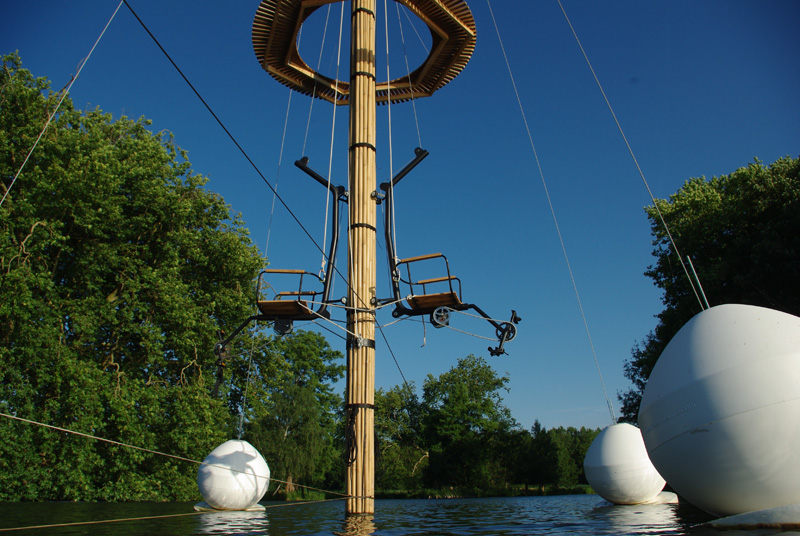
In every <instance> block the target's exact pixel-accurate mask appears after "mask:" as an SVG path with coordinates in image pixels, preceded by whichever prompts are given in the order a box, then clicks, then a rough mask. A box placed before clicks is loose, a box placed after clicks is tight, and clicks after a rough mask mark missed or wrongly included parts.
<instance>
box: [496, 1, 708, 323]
mask: <svg viewBox="0 0 800 536" xmlns="http://www.w3.org/2000/svg"><path fill="white" fill-rule="evenodd" d="M487 1H488V0H487ZM557 1H558V7H560V8H561V12H562V13H563V14H564V18H565V19H566V21H567V24H568V25H569V29H570V30H571V31H572V35H573V36H574V37H575V41H576V42H577V43H578V47H579V48H580V49H581V54H583V58H584V59H585V60H586V64H587V65H588V66H589V70H590V71H591V72H592V76H593V77H594V81H595V82H596V83H597V87H598V88H599V89H600V93H601V94H602V95H603V100H605V101H606V106H608V110H609V111H610V112H611V117H613V118H614V123H615V124H616V125H617V130H619V133H620V135H621V136H622V140H623V141H624V142H625V146H626V147H627V148H628V152H629V153H630V155H631V158H632V159H633V163H634V165H635V166H636V170H637V171H638V172H639V176H640V177H641V178H642V182H644V186H645V188H646V189H647V193H648V195H649V196H650V200H651V201H652V202H653V206H654V207H655V209H656V212H657V213H658V218H659V219H660V220H661V224H662V225H663V226H664V231H666V233H667V237H668V238H669V242H670V244H672V248H673V249H674V250H675V255H677V257H678V262H680V263H681V267H682V268H683V272H684V273H685V274H686V280H687V281H688V282H689V286H691V287H692V292H694V295H695V298H697V301H698V303H700V308H701V309H703V310H705V309H706V307H705V306H704V305H703V301H702V300H701V299H700V295H699V294H698V292H697V288H695V286H694V283H693V282H692V278H691V276H690V275H689V270H688V269H687V268H686V264H685V263H684V262H683V258H682V257H681V254H680V251H678V244H676V243H675V239H674V238H673V237H672V233H670V231H669V226H668V225H667V222H666V220H665V219H664V215H663V214H662V213H661V209H660V208H658V203H657V202H656V198H655V196H654V195H653V192H652V190H650V185H649V184H648V183H647V179H645V177H644V172H643V171H642V168H641V167H640V166H639V161H638V160H636V155H635V154H633V149H632V148H631V144H630V143H628V138H627V136H625V132H624V131H623V130H622V125H621V124H620V122H619V120H618V119H617V114H615V113H614V108H612V106H611V102H610V101H609V100H608V97H607V96H606V92H605V91H604V90H603V85H602V84H601V83H600V79H599V78H597V73H595V70H594V67H592V62H590V61H589V56H588V55H587V54H586V51H585V50H584V48H583V45H582V44H581V40H580V39H579V38H578V34H577V33H576V32H575V28H573V26H572V22H570V20H569V17H568V16H567V12H566V10H564V6H562V5H561V0H557Z"/></svg>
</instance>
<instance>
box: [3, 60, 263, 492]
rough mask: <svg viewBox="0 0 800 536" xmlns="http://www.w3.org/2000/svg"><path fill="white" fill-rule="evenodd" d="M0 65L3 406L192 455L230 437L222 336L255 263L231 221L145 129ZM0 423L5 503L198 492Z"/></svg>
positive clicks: (185, 477) (156, 464)
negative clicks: (220, 395)
mask: <svg viewBox="0 0 800 536" xmlns="http://www.w3.org/2000/svg"><path fill="white" fill-rule="evenodd" d="M58 97H59V95H55V94H53V93H52V92H51V91H50V90H49V83H48V82H47V80H46V79H43V78H35V77H33V76H32V75H31V73H30V72H28V71H27V70H25V69H22V68H21V61H20V59H19V57H18V56H17V55H9V56H5V57H4V58H3V66H2V70H0V196H2V195H4V194H6V193H8V196H7V197H6V199H5V201H4V202H3V205H2V206H0V410H2V411H3V412H4V413H9V414H16V415H18V416H19V417H24V418H27V419H31V420H34V421H38V422H42V423H47V424H51V425H55V426H60V427H63V428H67V429H72V430H76V431H80V432H85V433H90V434H93V435H98V436H103V437H107V438H109V439H113V440H116V441H121V442H126V443H132V444H135V445H137V446H141V447H145V448H149V449H153V450H158V451H163V452H168V453H172V454H178V455H180V456H184V457H191V458H194V459H202V458H204V457H205V456H206V455H207V454H208V452H209V451H210V450H211V449H212V448H213V447H215V446H216V445H217V444H218V443H220V442H221V441H222V440H224V438H225V437H226V436H228V435H229V434H230V432H231V427H230V424H231V419H230V417H229V414H228V411H227V408H226V406H225V404H224V402H223V401H220V400H212V399H211V398H210V397H209V395H208V391H209V385H210V384H211V383H212V382H213V371H214V362H215V358H214V355H213V351H212V348H213V346H214V343H215V342H216V333H217V331H218V330H219V329H230V328H231V327H233V326H235V325H236V324H237V323H238V322H239V321H240V320H241V319H242V318H245V317H247V316H248V312H249V307H250V303H251V302H252V292H253V290H252V289H253V280H254V276H255V275H256V274H257V273H258V270H259V268H260V267H261V265H262V264H263V263H262V261H261V259H260V258H259V254H258V251H257V249H256V248H255V247H254V246H253V245H252V244H251V242H250V240H249V238H248V234H247V231H246V229H245V228H244V227H243V225H242V222H241V220H240V219H239V218H238V217H236V216H233V215H232V214H231V211H230V208H229V207H228V206H227V205H226V204H225V203H224V202H223V200H222V199H221V198H220V197H219V196H218V195H216V194H213V193H211V192H209V191H207V190H204V189H203V186H204V184H205V183H206V179H205V178H204V177H202V176H201V175H198V174H195V173H194V172H193V171H192V170H191V165H190V163H189V162H188V161H187V160H186V154H185V153H184V152H183V151H182V150H181V149H180V148H179V147H177V146H176V145H175V143H174V141H173V139H172V137H171V136H170V135H169V133H167V132H161V133H158V134H153V133H152V132H150V131H149V130H148V128H147V127H148V125H149V122H148V121H147V120H144V119H139V120H136V121H134V120H131V119H128V118H125V117H121V118H119V119H117V120H113V119H112V117H111V116H110V115H109V114H105V113H103V112H102V111H100V110H98V109H95V110H91V111H88V112H80V111H77V110H75V109H74V108H73V106H72V103H71V101H70V99H69V98H67V99H65V100H64V102H63V104H62V106H61V108H60V110H59V111H58V113H57V114H56V115H55V118H54V121H53V123H52V124H51V125H50V127H49V128H48V130H47V131H46V133H45V135H44V136H43V137H42V139H41V142H40V143H39V145H38V147H37V148H36V150H35V151H34V152H33V154H32V156H31V159H30V160H29V161H28V162H27V164H26V165H25V167H24V169H23V171H22V173H21V174H20V175H19V178H18V179H17V181H16V183H15V184H14V186H13V189H11V190H9V189H10V188H11V182H12V180H13V177H14V176H15V174H16V173H17V171H18V170H19V169H20V166H21V165H22V162H23V160H24V159H25V156H26V155H27V153H28V151H29V150H30V148H31V147H32V146H33V143H34V141H35V140H36V138H37V136H38V135H39V132H40V131H41V130H42V128H43V126H44V124H45V121H46V119H47V116H48V115H49V114H50V113H51V112H52V110H53V109H54V107H55V103H56V102H57V98H58ZM30 426H31V425H27V424H24V425H23V424H22V423H19V422H13V421H10V420H6V419H3V420H0V500H18V499H30V500H33V499H37V500H64V499H70V500H96V499H109V498H110V499H177V498H181V499H193V498H195V497H196V495H197V491H196V485H195V483H194V479H195V474H196V468H195V467H193V466H190V465H187V464H185V463H183V462H177V461H175V460H170V459H168V458H156V457H153V456H152V455H146V454H143V453H141V452H132V451H130V450H127V449H121V448H120V447H118V446H112V445H108V444H100V443H97V442H95V441H92V440H89V439H85V438H78V437H75V436H64V434H63V433H61V432H55V431H52V430H47V429H42V428H31V427H30Z"/></svg>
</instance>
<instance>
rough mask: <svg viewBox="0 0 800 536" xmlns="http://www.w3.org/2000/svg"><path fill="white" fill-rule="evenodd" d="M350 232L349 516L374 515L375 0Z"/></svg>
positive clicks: (354, 153) (359, 73) (355, 85)
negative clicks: (352, 443)
mask: <svg viewBox="0 0 800 536" xmlns="http://www.w3.org/2000/svg"><path fill="white" fill-rule="evenodd" d="M351 9H352V17H351V21H352V22H351V38H350V43H351V44H350V47H351V49H350V79H351V86H350V99H351V100H350V134H349V142H350V148H349V151H350V155H349V162H350V177H349V190H350V196H349V201H348V205H349V210H350V228H349V230H348V233H349V240H348V247H349V248H350V252H349V255H348V257H349V260H350V262H349V268H348V280H349V281H350V287H349V290H348V300H347V303H348V305H349V306H350V308H349V309H348V313H347V324H348V330H349V331H350V332H351V333H355V334H357V336H358V337H357V338H354V337H353V336H350V339H349V340H348V345H347V386H346V392H345V404H346V407H347V409H348V411H357V415H356V419H355V440H356V448H357V452H356V459H355V461H354V462H353V463H352V464H351V465H350V466H349V467H348V468H347V473H346V478H345V481H346V489H347V494H348V495H349V496H350V497H349V498H348V499H347V502H346V507H345V511H346V513H347V514H372V513H374V512H375V500H374V497H375V460H374V458H375V445H374V403H375V299H376V296H375V279H376V273H375V245H376V229H375V222H376V206H375V199H374V198H373V195H372V194H373V192H374V191H375V185H376V182H375V0H352V8H351Z"/></svg>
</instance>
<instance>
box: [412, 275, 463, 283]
mask: <svg viewBox="0 0 800 536" xmlns="http://www.w3.org/2000/svg"><path fill="white" fill-rule="evenodd" d="M454 279H456V276H454V275H448V276H445V277H434V278H433V279H423V280H421V281H417V282H416V283H414V284H415V285H428V284H430V283H441V282H442V281H452V280H454Z"/></svg>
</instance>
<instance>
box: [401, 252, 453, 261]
mask: <svg viewBox="0 0 800 536" xmlns="http://www.w3.org/2000/svg"><path fill="white" fill-rule="evenodd" d="M437 257H444V255H442V254H441V253H429V254H428V255H417V256H416V257H409V258H407V259H401V260H399V261H397V264H403V263H410V262H417V261H424V260H427V259H435V258H437Z"/></svg>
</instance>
